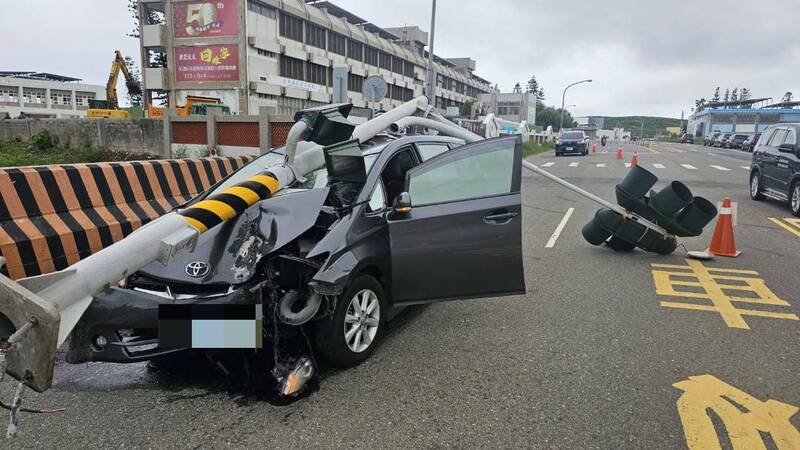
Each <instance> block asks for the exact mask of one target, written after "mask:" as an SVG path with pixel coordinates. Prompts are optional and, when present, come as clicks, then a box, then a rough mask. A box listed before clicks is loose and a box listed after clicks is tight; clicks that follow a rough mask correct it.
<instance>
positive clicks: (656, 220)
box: [582, 166, 717, 254]
mask: <svg viewBox="0 0 800 450" xmlns="http://www.w3.org/2000/svg"><path fill="white" fill-rule="evenodd" d="M657 181H658V177H656V176H655V175H654V174H653V173H651V172H649V171H647V170H646V169H643V168H642V167H640V166H634V167H632V168H631V170H630V172H629V173H628V175H627V176H626V177H625V179H624V180H622V182H621V183H620V184H618V185H617V187H616V194H617V203H618V204H619V205H620V206H621V207H623V208H624V209H625V210H627V211H628V212H630V213H631V214H628V215H622V214H620V213H619V212H618V211H614V210H612V209H610V208H601V209H600V210H598V211H597V213H596V214H595V216H594V218H593V219H592V220H591V221H590V222H589V223H587V224H586V225H585V226H584V227H583V230H582V232H583V237H584V238H585V239H586V240H587V241H588V242H589V243H590V244H592V245H600V244H603V243H605V244H606V245H608V246H609V247H611V248H612V249H614V250H617V251H627V250H633V249H634V248H635V247H639V248H641V249H642V250H645V251H649V252H655V253H661V254H670V253H672V252H673V251H675V248H676V247H677V246H678V243H677V241H676V239H675V238H676V237H690V236H699V235H700V234H702V232H703V227H705V226H706V225H708V223H709V222H711V221H712V220H713V219H714V217H716V215H717V208H716V207H715V206H714V205H713V204H712V203H711V202H710V201H708V200H706V199H705V198H703V197H695V196H693V195H692V192H691V190H689V188H688V187H687V186H686V185H685V184H683V183H681V182H680V181H673V182H672V183H670V184H668V185H667V186H666V187H664V188H663V189H662V190H660V191H659V192H654V191H650V189H651V188H652V187H653V186H654V185H655V184H656V182H657ZM648 191H650V195H649V196H648V195H647V193H648ZM639 219H644V220H639ZM647 222H649V223H647ZM652 224H655V225H657V227H661V228H663V230H657V229H654V227H653V226H652ZM657 227H656V228H657ZM664 231H665V232H666V233H664Z"/></svg>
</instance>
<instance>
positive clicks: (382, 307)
mask: <svg viewBox="0 0 800 450" xmlns="http://www.w3.org/2000/svg"><path fill="white" fill-rule="evenodd" d="M373 302H374V303H373ZM364 305H366V307H367V308H370V311H369V312H367V313H366V314H364V313H363V311H362V310H361V309H360V308H361V306H364ZM388 312H389V311H388V304H387V302H386V296H385V294H384V291H383V286H381V284H380V283H379V282H378V280H376V279H375V278H374V277H372V276H370V275H360V276H359V277H357V278H356V279H355V280H354V281H353V282H352V283H351V284H350V286H349V287H348V288H347V289H345V290H344V294H343V295H342V296H340V297H339V298H338V299H337V302H336V308H335V310H334V312H333V315H332V317H326V318H325V319H322V320H320V321H318V322H316V323H315V326H314V344H315V345H314V347H315V348H316V350H317V354H318V355H319V356H320V357H321V358H322V359H324V360H325V361H327V362H328V363H330V364H332V365H334V366H338V367H352V366H356V365H358V364H360V363H362V362H363V361H365V360H366V359H367V358H369V356H370V355H371V354H372V352H373V351H374V350H375V347H376V346H377V344H378V342H379V341H380V339H381V337H383V333H384V330H385V327H386V320H385V319H386V317H387V314H388ZM370 320H372V321H373V322H370ZM354 329H355V330H356V331H353V330H354ZM349 333H352V334H351V336H349V338H348V336H347V335H348V334H349ZM359 339H361V340H360V341H359ZM365 341H367V342H365Z"/></svg>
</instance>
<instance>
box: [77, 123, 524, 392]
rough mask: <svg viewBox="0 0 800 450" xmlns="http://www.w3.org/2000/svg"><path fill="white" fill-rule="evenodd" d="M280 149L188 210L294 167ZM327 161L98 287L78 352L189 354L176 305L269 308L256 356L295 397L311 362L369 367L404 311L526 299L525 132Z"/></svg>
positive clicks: (406, 142) (397, 142) (394, 144)
mask: <svg viewBox="0 0 800 450" xmlns="http://www.w3.org/2000/svg"><path fill="white" fill-rule="evenodd" d="M297 151H298V154H299V155H302V153H303V148H302V146H301V147H299V148H298V150H297ZM283 152H284V149H279V150H277V151H275V152H272V153H269V154H266V155H263V156H261V157H259V158H258V159H256V160H254V161H253V162H251V163H250V164H249V165H247V166H245V167H244V168H242V169H240V170H239V171H238V172H236V173H234V174H233V175H232V176H230V177H229V178H228V179H226V180H223V181H222V182H221V183H220V184H218V185H217V186H215V187H213V188H212V189H210V190H209V191H208V192H207V193H205V194H203V195H201V196H200V197H199V198H197V199H195V200H193V201H192V202H190V203H189V204H188V205H186V206H191V205H192V204H194V203H196V202H198V201H201V200H202V199H203V198H207V197H209V196H213V195H215V194H218V193H220V192H222V191H224V190H225V189H227V188H229V187H230V186H234V185H236V184H237V183H240V182H242V181H244V180H247V179H248V178H249V177H251V176H253V175H254V174H257V173H258V172H259V171H261V170H263V169H264V168H265V167H268V166H270V165H273V164H276V163H279V162H281V161H283V159H284V155H283ZM324 156H325V164H324V166H323V167H322V168H319V169H317V170H314V171H313V172H310V173H308V174H305V175H304V176H303V177H298V181H297V182H296V183H295V184H294V185H292V186H289V188H288V189H284V190H282V191H280V192H279V193H278V194H277V195H275V196H274V197H272V198H270V199H267V200H264V201H261V202H258V203H256V204H254V205H252V206H250V207H248V208H247V209H246V210H245V211H244V212H243V213H242V214H240V215H239V216H237V217H235V218H234V219H231V220H229V221H227V222H225V223H222V224H221V225H219V226H217V227H215V228H213V229H210V230H209V231H208V232H206V233H204V234H202V235H201V236H200V237H199V238H198V240H197V243H196V246H195V248H194V250H193V251H192V252H191V253H187V254H185V255H183V256H181V257H179V258H176V259H173V260H171V261H170V262H169V264H167V265H163V264H161V263H159V262H153V263H151V264H149V265H147V266H145V267H144V268H142V269H141V270H139V271H137V272H136V273H134V274H132V275H130V276H129V277H127V279H126V280H124V282H121V283H120V285H119V286H115V287H113V288H110V289H107V290H105V291H103V292H101V293H100V294H98V295H97V296H95V298H94V301H93V302H92V303H91V305H90V306H89V308H88V309H87V310H86V312H85V314H84V315H83V317H82V318H81V320H80V322H78V324H77V326H76V327H75V328H74V330H73V331H72V333H71V335H70V340H69V347H68V353H67V361H68V362H70V363H81V362H86V361H109V362H138V361H144V360H149V359H153V358H156V357H162V356H165V355H169V354H171V353H174V352H178V351H182V350H186V348H187V347H181V346H177V347H176V346H172V345H165V343H164V339H163V333H164V329H163V327H162V328H161V332H159V308H160V307H161V306H163V305H260V309H259V311H261V312H262V326H261V328H260V330H261V332H262V333H263V335H262V336H261V337H260V338H263V341H261V342H262V343H263V345H261V346H260V347H261V348H259V349H258V350H256V351H257V352H266V354H268V355H270V356H272V355H274V356H275V358H271V357H270V358H266V359H269V360H274V361H275V365H276V366H279V367H273V368H272V369H271V370H272V373H273V375H274V376H275V378H276V379H277V380H278V381H279V382H283V383H284V384H283V387H282V388H281V392H282V393H283V394H291V393H294V392H296V391H297V389H299V388H300V387H302V386H299V387H298V386H294V387H292V386H287V385H286V383H287V382H289V381H291V377H292V376H297V375H298V374H299V373H305V375H306V376H310V374H311V373H313V367H310V365H311V361H315V360H317V359H318V358H321V359H324V360H325V361H327V362H328V363H330V364H332V365H335V366H353V365H356V364H358V363H360V362H362V361H364V360H365V359H366V358H367V357H368V356H369V355H370V354H371V353H372V352H373V351H374V349H375V347H376V344H377V343H378V342H379V340H380V338H381V336H382V335H383V333H384V329H385V326H386V322H387V321H389V320H390V319H391V318H392V317H394V316H395V315H396V314H397V312H398V311H400V310H401V309H402V308H403V307H405V306H407V305H413V304H423V303H431V302H438V301H443V300H456V299H466V298H481V297H493V296H503V295H514V294H522V293H524V291H525V281H524V275H523V264H522V250H521V230H522V226H521V225H522V214H521V212H522V211H521V204H520V203H521V200H520V199H521V197H520V183H521V173H520V172H521V159H522V155H521V142H520V140H519V138H518V137H501V138H495V139H488V140H480V141H477V142H474V143H467V144H465V142H464V141H463V140H460V139H458V138H454V137H447V136H443V135H439V136H432V135H425V134H420V135H414V136H399V135H392V134H387V133H382V134H378V135H376V136H374V137H372V138H371V139H370V140H368V141H366V142H363V143H359V142H358V141H357V140H353V141H348V142H343V143H339V144H334V145H332V146H328V147H326V148H325V151H324ZM160 334H161V335H160ZM220 347H225V345H223V344H221V345H220ZM279 356H280V357H279ZM295 384H298V385H301V384H302V382H301V381H297V380H295Z"/></svg>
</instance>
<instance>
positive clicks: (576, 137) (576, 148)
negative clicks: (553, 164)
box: [556, 131, 589, 156]
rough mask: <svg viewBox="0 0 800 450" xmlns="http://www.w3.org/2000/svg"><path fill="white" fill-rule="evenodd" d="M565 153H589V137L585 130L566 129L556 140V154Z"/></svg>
mask: <svg viewBox="0 0 800 450" xmlns="http://www.w3.org/2000/svg"><path fill="white" fill-rule="evenodd" d="M565 153H577V154H579V155H584V156H585V155H588V154H589V138H588V137H587V136H586V135H585V134H584V133H583V131H565V132H563V133H561V136H560V137H559V139H558V142H556V156H561V155H563V154H565Z"/></svg>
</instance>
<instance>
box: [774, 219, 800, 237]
mask: <svg viewBox="0 0 800 450" xmlns="http://www.w3.org/2000/svg"><path fill="white" fill-rule="evenodd" d="M769 220H771V221H772V222H773V223H774V224H775V225H778V226H779V227H781V228H783V229H784V230H786V231H788V232H789V233H792V234H793V235H795V236H797V237H799V238H800V219H790V218H788V217H784V219H783V220H780V219H776V218H774V217H770V218H769ZM784 221H786V222H787V223H784Z"/></svg>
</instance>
